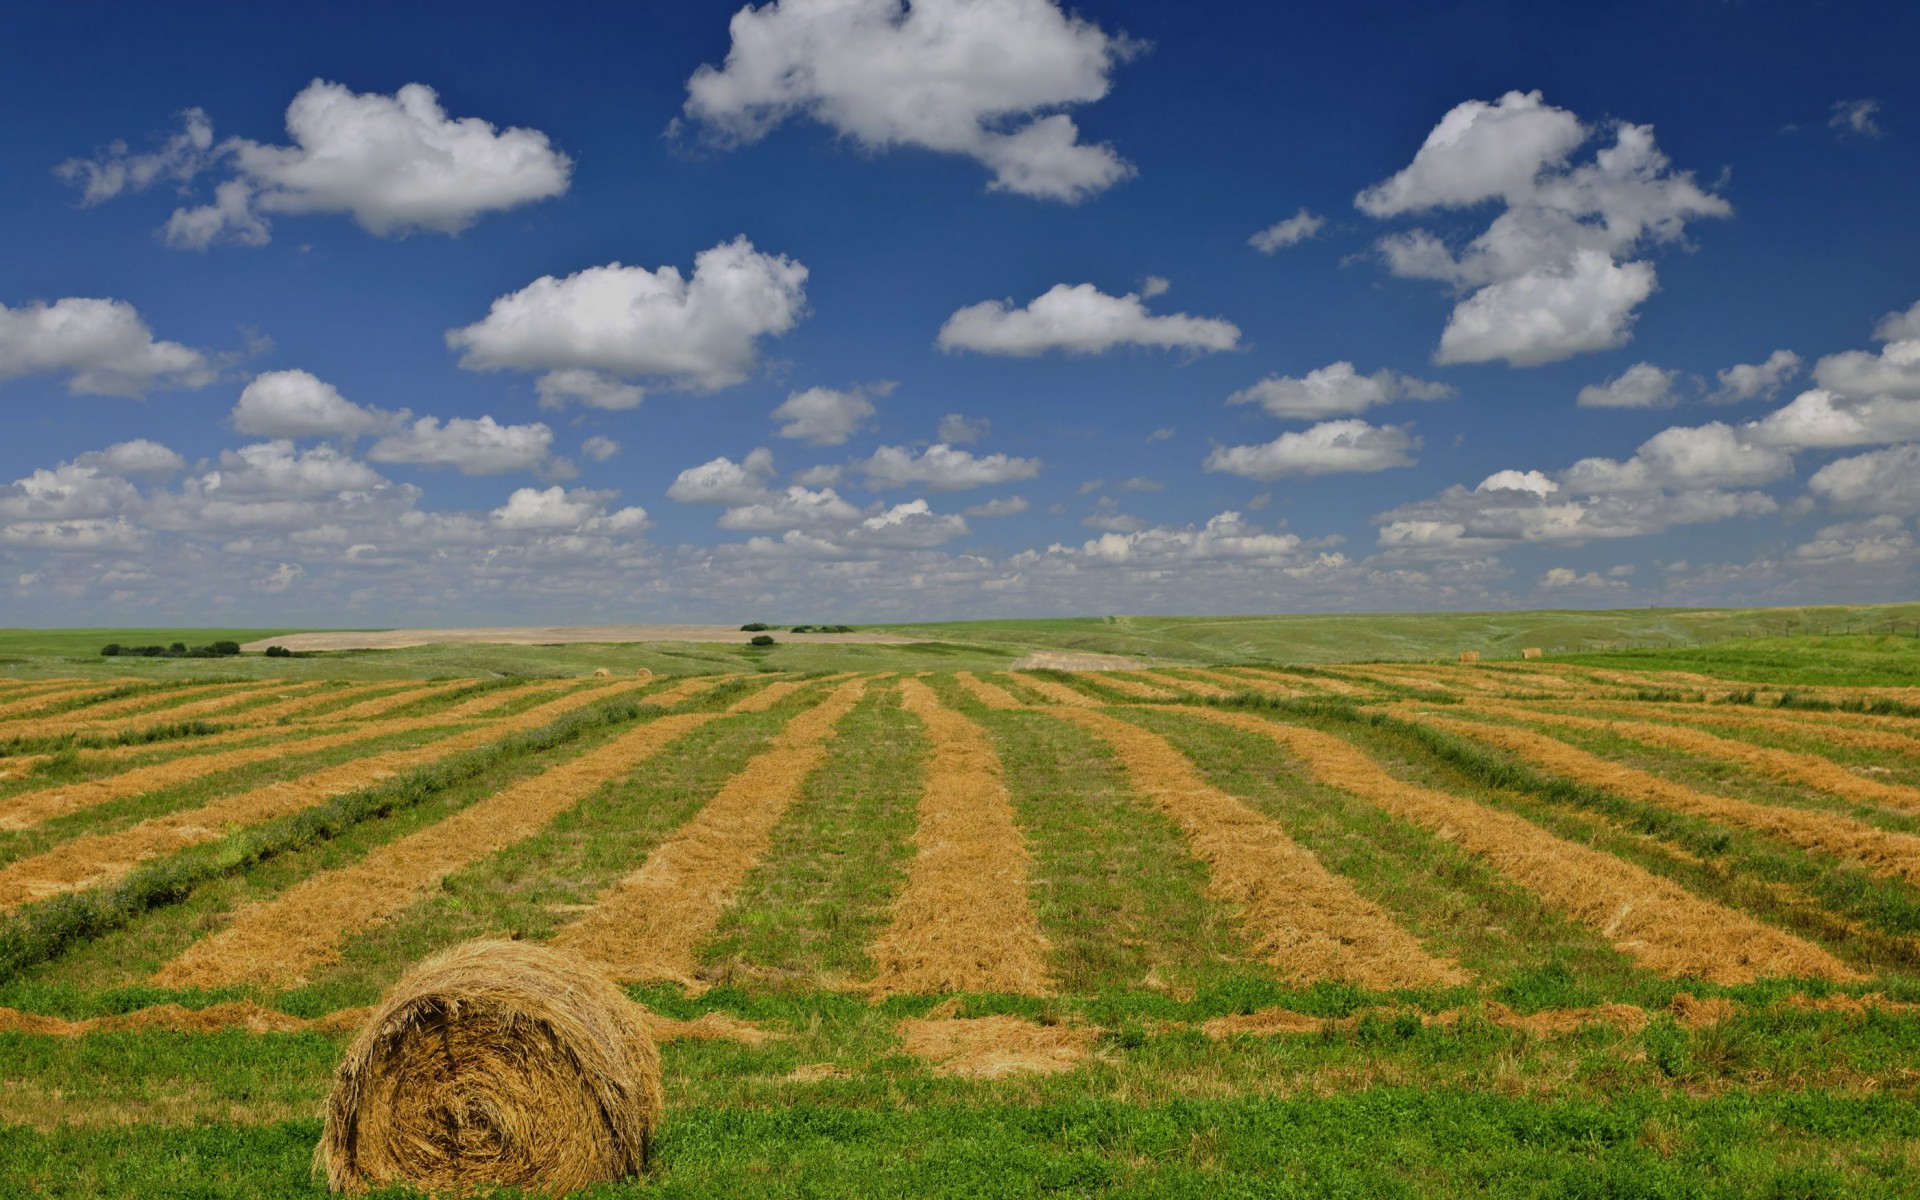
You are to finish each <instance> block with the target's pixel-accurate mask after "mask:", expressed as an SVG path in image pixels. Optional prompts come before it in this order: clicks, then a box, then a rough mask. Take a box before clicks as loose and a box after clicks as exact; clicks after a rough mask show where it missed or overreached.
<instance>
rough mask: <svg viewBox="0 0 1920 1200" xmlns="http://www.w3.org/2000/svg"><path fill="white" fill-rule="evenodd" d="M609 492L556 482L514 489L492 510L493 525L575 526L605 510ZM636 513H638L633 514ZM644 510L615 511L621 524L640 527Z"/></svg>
mask: <svg viewBox="0 0 1920 1200" xmlns="http://www.w3.org/2000/svg"><path fill="white" fill-rule="evenodd" d="M611 496H612V493H611V492H595V491H589V490H587V489H585V488H575V489H574V490H573V491H571V492H569V491H568V490H567V489H565V488H563V487H560V486H559V485H558V484H556V485H554V486H553V487H550V488H530V487H523V488H516V489H514V492H513V494H512V495H511V496H508V497H507V502H506V503H505V504H503V505H501V506H500V507H499V508H496V509H494V510H493V513H492V518H493V521H494V523H495V524H497V525H499V526H501V527H502V528H505V529H578V528H580V527H581V526H583V525H585V524H587V523H588V522H590V521H593V520H595V519H596V518H601V517H602V516H603V514H605V513H606V502H607V500H608V499H609V498H611ZM636 514H637V515H636ZM646 515H647V514H646V511H645V510H644V509H638V508H627V509H622V510H621V511H620V512H619V513H617V514H614V519H616V520H618V521H619V522H620V523H621V524H622V525H623V526H624V527H626V528H628V529H635V530H637V529H638V528H641V527H642V523H643V522H645V520H646Z"/></svg>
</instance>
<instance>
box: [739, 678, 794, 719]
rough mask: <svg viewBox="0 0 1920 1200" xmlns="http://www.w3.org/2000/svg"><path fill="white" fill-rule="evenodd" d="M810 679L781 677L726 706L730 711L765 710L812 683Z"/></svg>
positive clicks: (753, 711) (752, 711)
mask: <svg viewBox="0 0 1920 1200" xmlns="http://www.w3.org/2000/svg"><path fill="white" fill-rule="evenodd" d="M813 682H814V681H813V680H811V679H781V680H777V681H775V682H773V683H770V684H768V685H767V686H766V687H763V688H761V689H760V690H759V691H757V692H755V693H753V694H752V695H750V696H745V697H742V698H741V699H739V700H735V701H734V702H733V703H732V704H730V705H728V706H727V711H728V712H732V713H756V712H766V711H767V710H768V709H770V708H772V707H773V706H774V705H776V704H778V703H780V702H781V701H782V700H785V699H786V698H787V697H788V696H791V695H793V694H794V693H795V692H797V691H800V690H801V689H802V688H805V687H807V686H809V685H810V684H812V683H813Z"/></svg>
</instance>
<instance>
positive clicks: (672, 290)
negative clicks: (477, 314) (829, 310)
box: [447, 237, 807, 407]
mask: <svg viewBox="0 0 1920 1200" xmlns="http://www.w3.org/2000/svg"><path fill="white" fill-rule="evenodd" d="M806 282H807V268H806V267H804V266H802V265H801V264H799V263H797V262H794V261H793V260H792V259H790V258H787V257H785V256H782V255H772V254H762V253H760V252H759V251H757V250H755V249H754V248H753V243H752V242H749V241H748V240H747V239H746V238H744V237H741V238H735V239H734V240H733V241H731V242H723V243H721V244H720V245H718V246H714V247H712V248H711V249H707V250H702V251H701V252H700V253H699V254H698V255H696V256H695V257H694V260H693V275H692V277H691V278H688V277H685V276H682V275H681V273H680V271H679V269H678V268H677V267H673V266H664V267H661V268H660V269H659V270H657V271H649V270H647V269H646V268H644V267H626V266H622V265H620V264H619V263H617V262H616V263H610V264H608V265H607V266H604V267H590V268H588V269H586V270H584V271H580V272H578V273H576V274H573V275H569V276H566V277H565V278H555V277H554V276H551V275H547V276H542V277H541V278H539V279H536V280H534V281H533V282H532V283H530V284H528V285H527V286H526V287H524V288H521V289H520V290H519V291H517V292H513V293H511V294H510V295H506V296H502V297H500V298H499V299H497V300H495V301H494V302H493V306H492V308H491V309H490V310H489V311H488V313H487V316H486V318H485V319H484V320H481V321H479V322H477V323H475V324H473V325H469V326H466V327H465V328H463V329H455V330H451V331H449V332H448V334H447V344H448V345H449V346H451V347H453V348H454V349H456V350H460V351H463V354H462V356H461V359H460V365H461V366H463V367H466V368H467V369H469V370H475V371H493V370H505V369H513V370H526V371H546V372H548V373H549V374H548V376H547V378H546V379H545V380H543V381H542V382H543V385H544V388H543V393H542V396H543V399H549V400H552V399H555V398H562V397H571V398H575V399H590V398H591V397H592V396H594V395H595V394H597V393H596V392H595V389H596V388H599V387H600V386H602V384H603V383H604V381H605V379H609V378H610V379H634V378H653V379H662V380H666V381H669V382H672V383H674V384H675V385H677V386H682V387H687V388H692V389H694V390H697V391H706V392H711V391H716V390H718V389H720V388H724V387H728V386H731V385H733V384H736V383H739V382H741V381H742V380H744V379H746V378H747V376H748V375H749V374H750V373H751V372H752V371H753V369H754V367H755V365H756V364H757V362H758V359H759V340H760V339H761V338H762V337H777V336H779V335H780V334H783V333H786V332H787V331H788V330H790V329H792V328H793V326H794V325H795V324H796V323H797V322H798V321H799V320H800V319H801V317H802V316H804V315H805V312H806ZM581 371H586V372H598V373H599V375H600V377H601V378H600V379H596V380H594V381H592V382H591V383H589V382H588V381H586V380H585V379H584V377H582V376H579V375H576V374H573V373H574V372H581ZM624 399H625V397H624V395H623V394H622V395H621V397H620V399H619V401H618V402H616V403H613V404H607V403H605V402H604V401H603V402H602V403H601V405H600V406H601V407H631V404H628V403H625V402H624ZM631 399H632V403H638V402H639V397H638V395H637V393H636V394H633V395H632V397H631Z"/></svg>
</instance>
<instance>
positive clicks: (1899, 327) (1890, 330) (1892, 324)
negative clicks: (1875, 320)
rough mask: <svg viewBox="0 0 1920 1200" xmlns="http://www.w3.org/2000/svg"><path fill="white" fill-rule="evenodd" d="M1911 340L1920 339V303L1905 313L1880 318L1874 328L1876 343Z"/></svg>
mask: <svg viewBox="0 0 1920 1200" xmlns="http://www.w3.org/2000/svg"><path fill="white" fill-rule="evenodd" d="M1909 338H1920V301H1915V302H1914V305H1913V307H1912V308H1909V309H1907V310H1906V311H1905V312H1890V313H1888V314H1887V315H1886V316H1884V317H1881V318H1880V323H1879V324H1877V325H1875V326H1874V327H1873V340H1874V341H1876V342H1899V341H1905V340H1907V339H1909Z"/></svg>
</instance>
